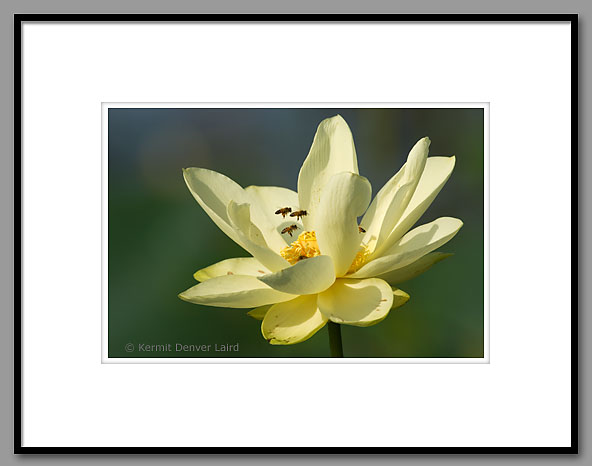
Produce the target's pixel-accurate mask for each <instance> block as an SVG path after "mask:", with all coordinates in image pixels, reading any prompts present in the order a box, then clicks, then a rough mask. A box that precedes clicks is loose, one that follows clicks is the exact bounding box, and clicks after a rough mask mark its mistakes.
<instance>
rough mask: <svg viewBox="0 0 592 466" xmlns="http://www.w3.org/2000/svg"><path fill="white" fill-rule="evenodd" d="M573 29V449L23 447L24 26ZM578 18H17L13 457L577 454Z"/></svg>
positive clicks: (155, 15) (230, 16) (315, 15)
mask: <svg viewBox="0 0 592 466" xmlns="http://www.w3.org/2000/svg"><path fill="white" fill-rule="evenodd" d="M181 21H182V22H275V23H294V22H313V23H332V22H341V23H346V22H347V23H386V22H405V23H409V22H422V23H426V22H472V23H486V22H487V23H492V22H509V23H511V22H520V23H527V22H537V23H541V22H543V23H544V22H569V23H570V24H571V142H572V145H571V147H572V149H571V170H572V171H571V219H572V220H571V303H572V306H571V445H570V446H568V447H375V448H370V447H368V448H366V447H267V448H264V447H25V446H23V445H22V426H23V424H22V422H23V420H22V396H21V393H22V388H23V381H22V364H23V359H22V350H21V344H22V334H21V331H22V276H21V274H22V263H21V261H22V252H23V251H22V241H21V237H22V213H21V210H22V194H21V187H22V160H21V150H22V144H21V138H22V123H21V117H22V108H21V103H22V87H21V79H22V62H21V53H22V41H21V35H22V27H23V23H25V22H28V23H30V22H127V23H129V22H169V23H170V22H181ZM578 58H579V57H578V15H577V14H290V15H288V14H15V15H14V251H15V263H14V284H15V285H14V453H15V454H48V453H51V454H89V453H100V454H261V453H266V454H278V453H291V454H294V453H296V454H577V453H578V439H579V421H578V419H579V416H578V396H579V391H578V381H579V378H578V368H579V362H578V340H579V338H578V336H579V335H578V307H579V279H578V275H579V252H578V250H579V246H578V214H579V205H578V189H579V179H578V146H579V145H578V142H579V139H578V134H579V110H578V108H579V107H578V83H579V80H578V61H579V60H578Z"/></svg>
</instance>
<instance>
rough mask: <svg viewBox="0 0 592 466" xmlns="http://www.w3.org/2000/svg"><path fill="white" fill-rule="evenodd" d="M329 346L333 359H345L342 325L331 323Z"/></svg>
mask: <svg viewBox="0 0 592 466" xmlns="http://www.w3.org/2000/svg"><path fill="white" fill-rule="evenodd" d="M329 346H330V347H331V357H332V358H342V357H343V343H342V342H341V325H339V324H336V323H335V322H331V321H329Z"/></svg>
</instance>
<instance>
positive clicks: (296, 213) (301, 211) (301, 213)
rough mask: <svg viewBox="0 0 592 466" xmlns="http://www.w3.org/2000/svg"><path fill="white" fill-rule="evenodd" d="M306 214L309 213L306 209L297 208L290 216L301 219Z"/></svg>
mask: <svg viewBox="0 0 592 466" xmlns="http://www.w3.org/2000/svg"><path fill="white" fill-rule="evenodd" d="M306 215H308V214H307V212H306V210H297V211H295V212H292V213H291V214H290V217H296V220H300V217H304V216H306Z"/></svg>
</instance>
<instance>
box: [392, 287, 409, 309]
mask: <svg viewBox="0 0 592 466" xmlns="http://www.w3.org/2000/svg"><path fill="white" fill-rule="evenodd" d="M409 298H410V296H409V295H408V294H407V293H405V292H404V291H403V290H400V289H399V288H393V305H392V306H391V310H393V309H396V308H398V307H401V306H402V305H403V304H405V303H406V302H407V301H409Z"/></svg>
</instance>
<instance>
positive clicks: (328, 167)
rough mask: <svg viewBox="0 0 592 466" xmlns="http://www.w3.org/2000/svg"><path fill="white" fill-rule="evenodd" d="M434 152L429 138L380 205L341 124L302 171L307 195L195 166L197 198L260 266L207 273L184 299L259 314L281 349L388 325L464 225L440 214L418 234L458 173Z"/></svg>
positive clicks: (325, 133)
mask: <svg viewBox="0 0 592 466" xmlns="http://www.w3.org/2000/svg"><path fill="white" fill-rule="evenodd" d="M429 146H430V140H429V139H428V138H427V137H426V138H423V139H421V140H419V141H418V142H417V143H416V144H415V146H413V148H412V149H411V151H410V152H409V156H408V158H407V161H406V163H405V164H404V165H403V167H402V168H401V169H400V170H399V171H398V172H397V173H396V174H395V175H394V176H393V177H392V178H391V179H390V180H389V181H388V182H387V183H386V184H385V185H384V187H383V188H382V189H381V190H380V191H379V192H378V194H377V195H376V196H375V197H374V199H373V200H372V199H371V186H370V183H369V182H368V180H367V179H366V178H364V177H363V176H360V175H359V174H358V164H357V158H356V151H355V147H354V141H353V137H352V134H351V131H350V129H349V127H348V125H347V123H346V122H345V120H344V119H343V118H342V117H341V116H339V115H337V116H335V117H333V118H328V119H326V120H324V121H322V122H321V123H320V125H319V127H318V129H317V132H316V134H315V137H314V140H313V143H312V146H311V148H310V152H309V153H308V156H307V158H306V160H305V161H304V163H303V165H302V168H301V169H300V174H299V176H298V193H296V192H294V191H292V190H290V189H286V188H280V187H275V186H266V187H263V186H249V187H247V188H244V189H243V188H242V187H241V186H239V185H238V184H237V183H235V182H234V181H232V180H231V179H230V178H227V177H226V176H224V175H221V174H219V173H216V172H214V171H211V170H206V169H203V168H188V169H185V170H184V171H183V176H184V178H185V182H186V183H187V187H188V188H189V190H190V191H191V194H192V195H193V197H194V198H195V200H196V201H197V202H198V203H199V205H200V206H201V207H202V208H203V209H204V210H205V212H206V213H207V214H208V215H209V216H210V218H211V219H212V220H213V221H214V223H215V224H216V225H218V227H219V228H220V229H221V230H222V231H223V232H224V233H226V234H227V235H228V236H229V237H230V238H231V239H232V240H233V241H235V242H236V243H237V244H239V245H240V246H241V247H242V248H244V249H245V250H246V251H247V252H248V253H249V254H250V255H251V256H252V257H240V258H234V259H226V260H223V261H221V262H218V263H216V264H214V265H211V266H209V267H206V268H204V269H201V270H199V271H197V272H196V273H195V274H194V277H195V279H196V280H197V281H199V282H201V283H199V284H197V285H195V286H193V287H191V288H189V289H188V290H186V291H184V292H183V293H181V294H180V295H179V297H180V298H181V299H183V300H185V301H189V302H191V303H196V304H203V305H208V306H218V307H230V308H254V309H253V310H251V311H250V312H249V315H251V316H252V317H255V318H258V319H262V324H261V332H262V334H263V337H264V338H265V339H266V340H267V341H268V342H269V343H271V344H273V345H288V344H294V343H299V342H302V341H304V340H307V339H308V338H310V337H311V336H313V335H314V334H315V333H316V332H317V331H318V330H319V329H321V328H322V327H323V326H324V325H325V324H327V322H329V323H333V324H332V325H334V326H335V324H347V325H355V326H361V327H365V326H369V325H374V324H376V323H378V322H380V321H381V320H383V319H384V318H385V317H386V316H387V315H388V313H389V311H390V310H391V309H392V308H395V307H398V306H400V305H402V304H404V303H405V302H406V301H407V300H408V299H409V295H408V294H407V293H405V292H404V291H402V290H400V289H399V288H397V287H395V285H397V284H398V283H400V282H403V281H406V280H409V279H411V278H413V277H415V276H417V275H419V274H421V273H423V272H424V271H426V270H428V269H429V268H430V267H431V266H432V265H434V264H435V263H436V262H438V261H440V260H442V259H444V258H446V257H448V255H447V254H443V253H439V252H433V251H435V250H436V249H437V248H439V247H440V246H442V245H443V244H444V243H446V242H447V241H449V240H450V239H452V238H453V237H454V236H455V235H456V233H457V232H458V231H459V229H460V228H461V226H462V224H463V223H462V222H461V221H460V220H458V219H456V218H450V217H441V218H438V219H437V220H435V221H433V222H431V223H427V224H425V225H421V226H418V227H416V228H414V229H412V230H410V228H411V227H412V226H413V225H414V224H415V223H416V222H417V221H418V220H419V218H420V217H421V216H422V214H423V213H424V212H425V211H426V209H427V208H428V207H429V205H430V204H431V203H432V201H433V200H434V198H435V197H436V195H437V194H438V193H439V192H440V190H441V189H442V187H443V186H444V184H445V183H446V181H447V180H448V178H449V177H450V174H451V173H452V170H453V168H454V164H455V158H454V157H429V158H428V149H429ZM371 201H372V202H371ZM362 215H363V217H362V220H361V223H360V224H358V217H360V216H362ZM337 327H338V326H337ZM338 328H339V327H338Z"/></svg>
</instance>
